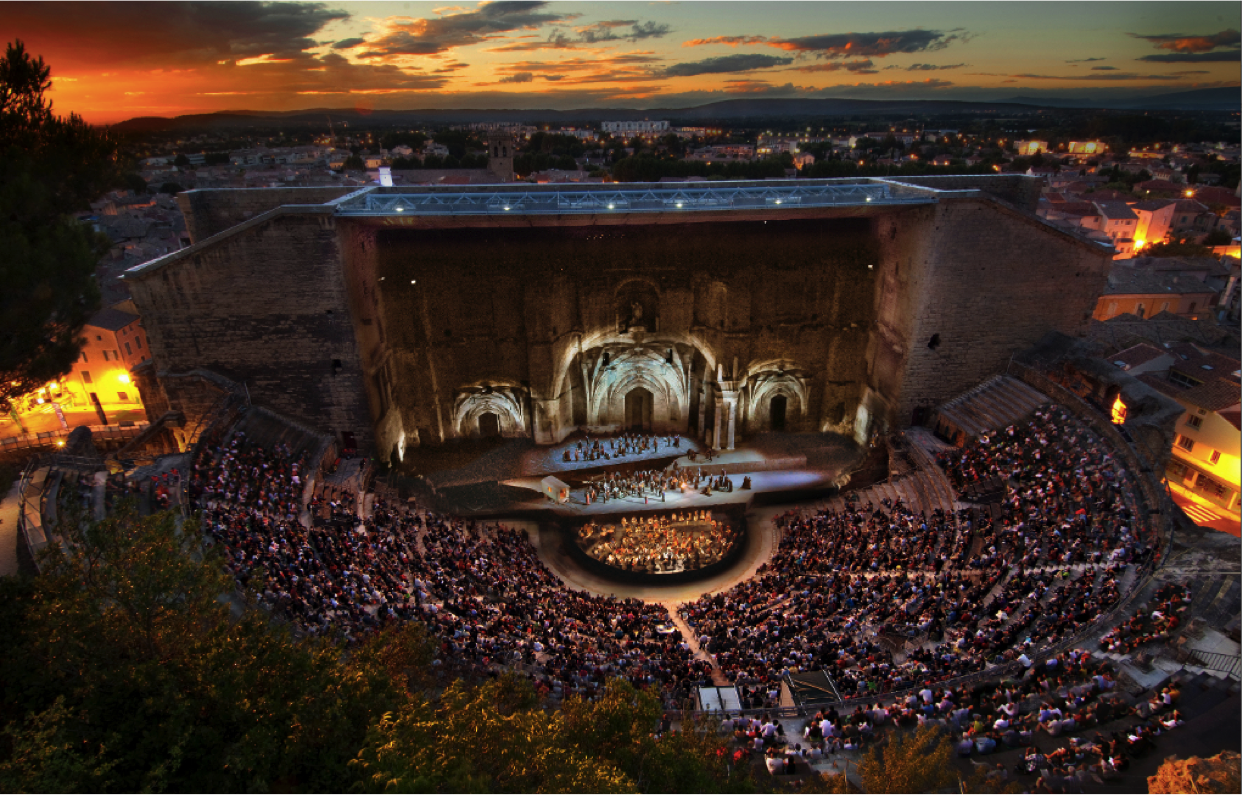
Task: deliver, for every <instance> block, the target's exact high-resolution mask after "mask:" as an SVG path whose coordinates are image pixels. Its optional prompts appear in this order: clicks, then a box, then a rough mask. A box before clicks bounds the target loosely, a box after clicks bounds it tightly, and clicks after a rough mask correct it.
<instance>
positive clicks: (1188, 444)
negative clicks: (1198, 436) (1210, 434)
mask: <svg viewBox="0 0 1242 795" xmlns="http://www.w3.org/2000/svg"><path fill="white" fill-rule="evenodd" d="M1177 446H1178V447H1180V448H1182V449H1183V450H1185V451H1186V452H1188V453H1189V452H1190V451H1192V450H1194V449H1195V440H1194V439H1191V438H1190V437H1189V436H1181V435H1179V436H1178V437H1177Z"/></svg>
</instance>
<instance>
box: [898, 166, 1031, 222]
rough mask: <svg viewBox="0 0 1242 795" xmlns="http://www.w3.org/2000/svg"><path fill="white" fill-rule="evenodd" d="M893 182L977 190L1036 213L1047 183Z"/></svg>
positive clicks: (1004, 177) (1017, 178) (957, 178)
mask: <svg viewBox="0 0 1242 795" xmlns="http://www.w3.org/2000/svg"><path fill="white" fill-rule="evenodd" d="M891 181H892V182H899V183H903V184H906V185H919V186H921V187H924V188H933V189H935V190H977V191H982V192H983V193H986V194H988V195H989V196H995V197H996V198H998V199H1003V200H1004V201H1007V202H1009V203H1010V204H1012V205H1013V206H1014V207H1017V208H1018V209H1020V210H1025V211H1027V212H1030V213H1033V212H1035V210H1036V208H1037V207H1038V206H1039V193H1040V191H1041V190H1042V189H1043V186H1044V181H1043V178H1041V177H1034V176H1028V175H1026V174H996V175H994V176H993V175H989V174H981V175H977V176H972V175H969V174H961V175H957V174H954V175H946V176H926V177H915V176H911V177H904V176H903V177H893V178H892V180H891Z"/></svg>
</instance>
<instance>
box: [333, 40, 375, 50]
mask: <svg viewBox="0 0 1242 795" xmlns="http://www.w3.org/2000/svg"><path fill="white" fill-rule="evenodd" d="M366 43H367V40H366V39H341V40H340V41H338V42H337V43H336V44H333V45H332V49H334V50H348V49H349V48H350V47H357V46H358V45H359V44H366Z"/></svg>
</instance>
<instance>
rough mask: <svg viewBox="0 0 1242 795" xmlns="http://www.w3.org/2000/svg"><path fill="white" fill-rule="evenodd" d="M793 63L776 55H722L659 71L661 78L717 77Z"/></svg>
mask: <svg viewBox="0 0 1242 795" xmlns="http://www.w3.org/2000/svg"><path fill="white" fill-rule="evenodd" d="M791 63H793V58H780V57H777V56H775V55H762V54H749V55H722V56H720V57H719V58H705V59H704V60H702V61H690V62H688V63H679V64H673V65H672V66H669V67H666V68H664V69H662V70H660V71H659V73H658V74H659V76H660V77H692V76H694V75H717V74H728V73H730V72H750V71H753V70H755V69H770V68H772V67H773V66H785V65H787V64H791Z"/></svg>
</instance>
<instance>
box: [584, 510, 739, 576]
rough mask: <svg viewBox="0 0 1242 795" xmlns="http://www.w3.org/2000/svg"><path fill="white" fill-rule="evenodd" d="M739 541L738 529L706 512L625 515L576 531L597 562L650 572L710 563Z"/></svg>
mask: <svg viewBox="0 0 1242 795" xmlns="http://www.w3.org/2000/svg"><path fill="white" fill-rule="evenodd" d="M739 539H740V534H739V531H738V530H737V528H734V527H732V526H731V525H730V524H729V523H728V522H727V521H726V520H724V519H716V518H714V517H713V516H712V512H711V511H707V510H696V511H677V512H675V513H670V514H659V515H657V514H644V515H641V516H633V517H625V516H623V517H621V521H620V523H619V524H611V523H610V524H599V523H596V522H588V523H587V524H585V525H583V526H582V527H580V528H579V529H578V544H579V545H580V546H581V547H582V549H583V550H584V551H585V552H586V553H587V554H588V555H590V556H591V557H593V558H595V559H596V560H598V561H600V562H602V563H604V564H606V565H609V566H613V567H615V568H619V569H625V570H627V571H646V572H652V573H658V572H674V571H691V570H694V569H700V568H702V567H704V566H709V565H711V564H713V563H716V562H718V561H720V560H722V559H723V558H724V557H725V556H726V555H727V554H728V553H729V551H730V550H731V549H733V547H734V546H735V545H736V544H737V542H738V540H739Z"/></svg>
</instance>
